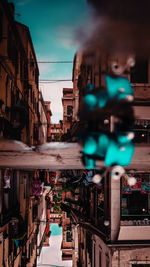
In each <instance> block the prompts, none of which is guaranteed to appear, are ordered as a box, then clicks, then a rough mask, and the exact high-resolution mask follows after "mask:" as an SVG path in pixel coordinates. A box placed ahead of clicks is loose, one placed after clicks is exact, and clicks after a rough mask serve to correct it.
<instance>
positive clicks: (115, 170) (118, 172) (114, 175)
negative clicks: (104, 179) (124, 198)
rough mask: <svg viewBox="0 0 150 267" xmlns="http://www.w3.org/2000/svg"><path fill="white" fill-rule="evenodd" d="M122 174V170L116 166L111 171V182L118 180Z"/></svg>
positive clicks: (123, 171)
mask: <svg viewBox="0 0 150 267" xmlns="http://www.w3.org/2000/svg"><path fill="white" fill-rule="evenodd" d="M124 173H125V170H124V168H123V167H121V166H119V165H116V166H115V167H113V169H112V170H111V178H112V179H113V180H119V179H120V178H121V176H122V175H123V174H124Z"/></svg>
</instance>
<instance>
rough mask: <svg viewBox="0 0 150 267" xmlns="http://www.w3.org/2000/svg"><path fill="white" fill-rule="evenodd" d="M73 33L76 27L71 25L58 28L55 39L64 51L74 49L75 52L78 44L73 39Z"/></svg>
mask: <svg viewBox="0 0 150 267" xmlns="http://www.w3.org/2000/svg"><path fill="white" fill-rule="evenodd" d="M75 31H76V27H75V26H73V25H71V26H68V25H65V26H61V27H59V28H58V29H57V32H56V39H57V41H58V43H61V45H62V46H63V47H64V48H66V49H70V48H72V47H74V48H76V50H77V48H78V44H77V42H76V40H75V37H74V36H75Z"/></svg>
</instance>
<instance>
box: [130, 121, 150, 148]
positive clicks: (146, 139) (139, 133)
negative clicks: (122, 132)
mask: <svg viewBox="0 0 150 267" xmlns="http://www.w3.org/2000/svg"><path fill="white" fill-rule="evenodd" d="M134 133H135V138H134V142H135V143H146V144H147V143H150V120H142V119H139V120H136V121H135V124H134Z"/></svg>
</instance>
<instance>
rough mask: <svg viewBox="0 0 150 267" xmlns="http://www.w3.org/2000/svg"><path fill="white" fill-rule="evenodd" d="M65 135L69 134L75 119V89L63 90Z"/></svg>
mask: <svg viewBox="0 0 150 267" xmlns="http://www.w3.org/2000/svg"><path fill="white" fill-rule="evenodd" d="M62 105H63V134H67V133H68V132H69V129H70V128H71V124H72V118H73V89H72V88H63V98H62Z"/></svg>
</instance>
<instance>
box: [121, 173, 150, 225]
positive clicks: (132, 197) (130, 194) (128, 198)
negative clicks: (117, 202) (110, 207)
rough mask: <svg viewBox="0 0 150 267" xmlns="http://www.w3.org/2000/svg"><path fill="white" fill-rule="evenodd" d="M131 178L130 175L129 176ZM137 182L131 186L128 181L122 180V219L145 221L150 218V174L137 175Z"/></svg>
mask: <svg viewBox="0 0 150 267" xmlns="http://www.w3.org/2000/svg"><path fill="white" fill-rule="evenodd" d="M128 176H130V174H128ZM134 177H135V178H136V180H137V182H136V184H135V185H134V186H129V185H128V184H127V180H126V179H125V178H124V177H123V178H122V201H121V216H122V219H126V218H127V217H129V219H130V220H132V219H133V220H134V219H135V220H137V219H144V218H148V217H149V216H150V203H149V197H150V174H149V173H147V174H143V173H138V174H137V173H135V175H134Z"/></svg>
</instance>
